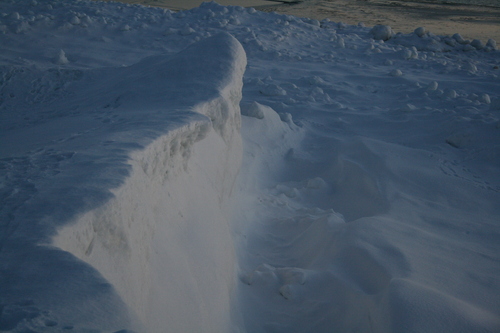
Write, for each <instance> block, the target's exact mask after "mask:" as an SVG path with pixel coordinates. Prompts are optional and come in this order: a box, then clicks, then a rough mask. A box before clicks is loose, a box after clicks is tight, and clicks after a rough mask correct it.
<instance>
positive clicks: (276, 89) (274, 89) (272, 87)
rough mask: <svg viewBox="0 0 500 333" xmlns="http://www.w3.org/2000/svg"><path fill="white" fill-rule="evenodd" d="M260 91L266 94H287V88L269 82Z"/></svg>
mask: <svg viewBox="0 0 500 333" xmlns="http://www.w3.org/2000/svg"><path fill="white" fill-rule="evenodd" d="M259 91H260V93H261V94H262V95H265V96H285V95H286V90H285V89H283V88H281V87H280V86H278V85H276V84H267V85H265V86H264V87H262V88H260V90H259Z"/></svg>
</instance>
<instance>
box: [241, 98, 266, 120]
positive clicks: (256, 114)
mask: <svg viewBox="0 0 500 333" xmlns="http://www.w3.org/2000/svg"><path fill="white" fill-rule="evenodd" d="M264 108H265V106H264V105H262V104H259V103H257V102H252V103H251V104H244V105H242V106H241V114H242V115H243V116H247V117H252V118H257V119H264Z"/></svg>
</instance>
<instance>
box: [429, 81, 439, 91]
mask: <svg viewBox="0 0 500 333" xmlns="http://www.w3.org/2000/svg"><path fill="white" fill-rule="evenodd" d="M438 86H439V85H438V83H437V82H436V81H432V82H431V83H429V85H428V86H427V91H436V90H437V88H438Z"/></svg>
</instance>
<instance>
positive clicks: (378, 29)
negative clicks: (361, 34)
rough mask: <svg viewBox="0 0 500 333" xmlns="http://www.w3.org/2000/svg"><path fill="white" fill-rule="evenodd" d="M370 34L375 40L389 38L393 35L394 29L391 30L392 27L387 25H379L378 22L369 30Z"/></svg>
mask: <svg viewBox="0 0 500 333" xmlns="http://www.w3.org/2000/svg"><path fill="white" fill-rule="evenodd" d="M370 34H371V35H372V36H373V39H375V40H383V41H386V40H389V39H391V38H392V36H394V31H392V28H391V27H390V26H388V25H381V24H378V25H376V26H374V27H373V28H372V29H371V30H370Z"/></svg>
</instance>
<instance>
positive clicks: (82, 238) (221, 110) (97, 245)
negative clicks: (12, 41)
mask: <svg viewBox="0 0 500 333" xmlns="http://www.w3.org/2000/svg"><path fill="white" fill-rule="evenodd" d="M245 66H246V56H245V52H244V51H243V48H242V47H241V45H240V44H239V42H238V41H236V39H234V38H233V37H231V36H230V35H229V34H219V35H216V36H214V37H212V38H208V39H206V40H204V41H202V42H199V43H196V44H194V45H192V46H191V47H189V48H187V49H186V50H184V51H183V52H181V53H179V54H178V55H175V56H161V55H160V56H155V57H149V58H147V59H145V60H143V61H140V62H139V63H137V64H135V65H132V66H129V67H125V68H111V69H101V70H93V71H83V72H81V73H82V74H81V75H80V76H82V75H83V77H82V78H79V80H78V81H77V82H75V83H74V85H72V86H69V87H65V89H66V90H67V91H68V94H71V95H72V96H71V97H72V98H71V101H72V102H73V103H74V105H75V112H74V115H73V116H70V119H64V122H65V124H66V125H69V127H70V128H66V129H65V130H63V131H58V133H57V134H56V135H57V136H59V137H50V135H49V137H48V138H47V137H46V133H47V131H50V128H47V125H46V122H44V121H43V120H39V121H35V122H34V123H33V125H32V126H31V129H30V134H31V136H30V137H29V138H27V137H25V142H24V145H20V146H18V147H21V149H26V150H29V149H30V148H31V147H32V145H35V144H36V141H38V142H39V140H41V141H42V142H46V144H47V145H48V146H49V147H52V148H51V149H47V150H45V151H39V152H37V153H35V154H32V155H29V156H31V157H30V160H27V161H23V160H21V159H18V158H15V157H13V158H12V159H11V162H10V163H12V164H19V163H25V164H26V165H27V168H28V169H25V171H24V172H25V174H23V175H19V176H15V177H18V178H19V179H23V178H25V177H27V176H28V177H29V176H30V174H33V176H37V174H34V173H33V172H32V171H29V168H33V164H35V163H37V162H36V161H37V159H42V160H41V161H40V163H41V164H40V165H41V166H42V167H43V168H48V169H50V170H48V171H50V172H52V173H53V174H50V175H49V176H51V177H52V178H49V181H50V182H51V183H50V185H45V186H43V184H42V183H41V181H44V178H46V177H42V180H41V181H38V183H37V182H35V187H34V189H33V191H31V192H29V191H27V189H24V190H23V192H24V195H25V196H27V197H26V199H25V203H23V202H22V201H19V200H20V199H18V202H21V206H20V207H18V208H17V209H16V207H15V206H14V209H15V210H13V211H11V212H10V213H9V212H8V213H7V215H6V216H7V217H9V216H11V220H12V221H11V222H8V221H6V222H8V224H7V225H6V229H5V230H6V233H3V235H2V237H3V239H2V244H1V246H2V250H3V252H2V253H6V251H9V252H10V251H13V247H15V248H19V250H17V251H18V252H19V253H18V254H19V255H21V256H22V255H26V256H32V252H33V251H35V252H36V251H38V252H39V253H40V255H41V254H42V253H43V254H44V256H45V257H46V258H45V259H44V260H43V261H42V262H41V263H40V264H43V263H47V262H49V263H50V265H53V266H54V267H61V269H63V267H64V263H65V262H66V261H68V264H72V265H73V266H75V267H74V268H73V273H72V274H78V273H79V274H81V275H82V277H81V278H74V279H72V278H71V277H69V276H68V277H67V279H68V281H67V283H69V284H70V285H76V286H78V287H77V289H79V291H75V290H71V289H69V290H66V289H67V288H64V286H61V285H58V286H56V285H53V286H51V285H47V283H46V282H42V281H44V280H42V281H38V280H33V281H32V284H31V285H30V288H31V289H32V290H31V291H30V290H24V291H23V292H21V293H16V292H13V291H12V290H15V289H12V285H6V284H4V286H8V287H9V289H7V290H6V291H5V292H3V293H2V302H3V304H5V305H3V306H4V308H5V309H6V311H9V309H10V308H9V306H10V305H9V304H19V302H22V301H23V299H25V298H26V297H27V298H29V299H30V304H35V305H36V306H39V307H41V308H43V309H44V311H48V312H47V313H50V314H51V317H50V318H52V319H50V320H54V321H55V322H56V323H59V325H61V324H62V323H64V322H65V323H67V325H69V326H72V327H74V328H75V329H77V330H79V329H92V328H95V329H99V330H113V329H114V330H118V329H123V328H135V329H137V330H138V331H148V332H166V331H170V332H180V331H201V330H203V331H212V332H224V331H228V330H229V329H230V327H229V326H230V325H231V324H230V323H231V316H232V311H231V305H232V303H231V302H232V294H233V292H234V288H235V283H236V273H235V269H236V257H235V254H234V244H233V238H232V235H231V227H230V223H229V221H228V218H229V217H228V211H229V210H228V204H227V200H228V197H229V195H230V193H231V191H232V188H233V184H234V181H235V178H236V175H237V173H238V171H239V168H240V165H241V136H240V132H239V131H240V126H241V116H240V111H239V101H240V99H241V89H242V77H243V72H244V70H245ZM36 74H37V73H34V74H27V75H36ZM124 78H126V79H125V80H124ZM88 96H92V98H91V99H89V98H88ZM61 100H62V102H59V101H61ZM58 103H59V105H60V107H61V108H68V102H67V101H65V100H64V99H61V98H59V99H54V101H53V102H52V103H47V104H48V105H47V106H45V108H46V110H47V111H50V110H54V109H57V107H58ZM64 103H66V104H64ZM70 103H71V102H70ZM41 105H42V107H43V106H44V104H43V103H42V104H41ZM94 109H100V110H103V111H104V112H105V113H108V116H107V117H106V118H105V119H104V120H102V118H101V117H102V115H99V117H96V115H95V114H94V112H93V110H94ZM42 110H43V109H42ZM71 118H74V119H71ZM106 119H107V120H106ZM48 124H49V125H51V126H53V125H54V122H53V121H52V122H49V123H48ZM66 131H67V132H70V133H78V134H77V135H73V134H72V135H71V136H69V137H66V138H64V135H68V133H67V132H66ZM26 139H27V140H26ZM39 143H40V142H39ZM5 148H7V146H5ZM63 149H64V150H63ZM68 149H69V151H68ZM4 153H7V154H8V153H9V152H8V151H6V152H4ZM10 154H15V152H10ZM44 156H46V157H44ZM51 156H54V157H53V158H52V157H51ZM47 159H48V160H54V164H53V165H52V164H51V163H48V162H47V161H45V160H47ZM68 160H71V161H68ZM14 170H17V172H22V171H23V170H24V169H22V168H19V167H18V168H16V169H14ZM38 172H42V171H38ZM37 177H38V176H37ZM10 178H12V176H10ZM16 179H17V178H13V179H12V180H13V182H12V186H17V187H19V186H23V184H22V183H20V182H19V181H18V180H16ZM26 186H27V185H26ZM38 188H40V190H38ZM13 191H15V190H13ZM14 195H15V192H12V196H14ZM12 196H11V197H12ZM12 199H14V197H12ZM23 205H24V206H23ZM31 207H33V208H31ZM41 207H43V208H42V209H40V208H41ZM61 208H62V211H61ZM34 209H40V211H38V213H37V214H34V213H33V210H34ZM23 215H25V216H26V218H27V219H28V218H29V219H35V218H38V216H40V217H39V222H37V221H34V222H35V224H34V225H32V228H34V227H37V228H39V229H40V234H39V235H37V234H36V233H35V235H36V238H35V239H29V238H28V239H24V238H25V237H26V235H23V233H22V232H20V231H19V229H21V228H28V227H29V226H28V225H27V224H26V223H25V222H23V221H22V220H21V218H22V216H23ZM54 233H57V237H55V239H54V240H53V241H52V242H51V243H52V245H54V246H57V247H59V248H61V249H62V250H64V251H68V252H69V253H71V254H73V255H74V256H76V257H77V258H79V259H81V260H82V261H83V262H85V263H88V264H89V265H91V267H90V266H89V267H88V268H87V266H86V265H85V264H83V263H82V262H80V261H78V260H77V259H76V258H73V259H71V256H70V255H69V254H68V253H65V252H62V251H61V250H57V249H55V248H52V247H47V246H40V245H37V243H39V242H45V243H46V242H50V241H49V239H50V237H51V236H52V235H53V234H54ZM19 237H20V239H18V238H19ZM37 248H39V250H36V249H37ZM13 260H15V257H13ZM33 260H35V258H34V259H33ZM73 262H74V263H73ZM3 265H4V266H7V267H9V269H10V270H11V271H12V270H14V271H16V273H15V274H16V275H18V276H19V279H20V280H19V283H21V287H22V282H21V281H22V280H23V279H31V277H30V275H29V271H25V270H24V268H23V267H19V269H18V270H16V269H15V268H14V266H13V265H14V262H12V261H10V260H9V259H4V260H3ZM33 265H34V266H33V268H35V267H37V266H38V265H35V264H33ZM79 266H81V267H80V268H78V267H79ZM56 271H57V270H56ZM86 271H89V272H90V273H87V274H86V275H85V272H86ZM90 274H93V275H95V276H94V277H92V276H90ZM63 277H64V274H61V278H63ZM103 278H104V279H106V280H104V279H103ZM55 281H57V280H55ZM104 281H107V282H104ZM104 283H105V284H104ZM108 283H109V284H108ZM94 285H97V286H99V285H104V286H106V287H105V288H104V287H96V286H94ZM160 286H161V287H160ZM54 288H57V289H56V290H54ZM99 288H100V289H99ZM103 288H104V289H103ZM100 290H102V291H100ZM40 292H43V293H42V294H41V295H42V296H40V299H38V298H37V297H36V295H37V293H38V294H39V293H40ZM50 292H53V293H56V294H59V293H64V292H66V295H65V297H64V299H65V301H62V302H61V304H59V305H54V304H51V303H50V302H51V301H56V300H58V299H62V298H63V297H62V296H57V295H54V296H53V297H48V296H44V295H45V294H46V293H50ZM75 292H76V293H77V295H75ZM79 292H81V293H83V294H82V295H81V296H84V295H88V294H92V293H94V294H95V295H96V296H95V297H94V298H90V299H88V300H86V301H83V300H82V299H81V297H79V294H78V293H79ZM99 293H102V294H103V296H102V298H104V299H103V300H100V297H99ZM68 302H76V303H78V302H80V303H81V306H79V309H78V311H77V312H78V313H73V314H71V310H70V308H71V307H70V306H68ZM89 302H90V303H91V305H90V304H89V305H88V306H87V305H86V303H89ZM95 302H97V303H95ZM73 310H74V308H73ZM12 311H14V312H15V313H17V315H16V316H17V317H19V318H18V319H19V320H18V321H17V322H16V320H15V318H16V316H14V317H15V318H14V319H12V320H11V321H10V324H6V325H7V326H8V327H11V328H12V329H13V328H15V327H16V325H22V322H21V321H22V320H23V316H22V310H19V311H21V312H19V311H18V312H16V311H17V310H15V309H14V310H12ZM127 312H129V314H127ZM6 313H7V312H6ZM19 313H21V314H19ZM76 315H77V316H78V317H76V318H75V316H76ZM7 318H8V317H7ZM6 320H8V319H6ZM26 325H33V323H27V324H26ZM4 326H5V325H4ZM7 326H5V327H7ZM28 327H31V326H28ZM17 328H18V329H19V327H17Z"/></svg>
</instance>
